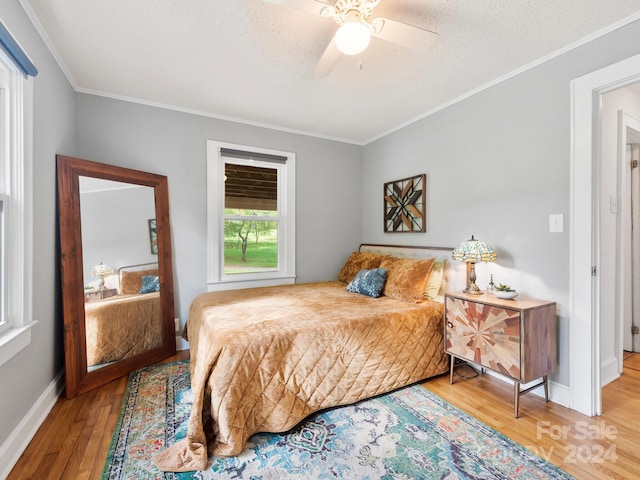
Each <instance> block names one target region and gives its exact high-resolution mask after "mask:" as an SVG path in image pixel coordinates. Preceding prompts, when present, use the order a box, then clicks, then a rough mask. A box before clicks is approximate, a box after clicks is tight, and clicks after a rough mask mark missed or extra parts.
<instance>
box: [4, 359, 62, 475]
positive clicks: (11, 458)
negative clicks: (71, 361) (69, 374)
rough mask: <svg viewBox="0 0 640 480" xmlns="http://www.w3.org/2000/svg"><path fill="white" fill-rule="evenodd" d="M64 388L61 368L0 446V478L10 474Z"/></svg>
mask: <svg viewBox="0 0 640 480" xmlns="http://www.w3.org/2000/svg"><path fill="white" fill-rule="evenodd" d="M63 389H64V370H61V371H60V372H59V373H58V375H56V378H54V379H53V381H52V382H51V383H50V384H49V385H48V386H47V388H45V390H44V392H42V395H40V397H39V398H38V400H36V402H35V403H34V404H33V406H32V407H31V408H30V409H29V411H28V412H27V414H26V415H25V416H24V417H23V418H22V420H21V421H20V423H19V424H18V426H17V427H16V428H15V429H14V430H13V432H11V434H10V435H9V437H8V438H7V439H6V440H5V441H4V443H3V444H2V446H1V447H0V478H7V477H8V476H9V473H10V472H11V470H12V469H13V467H14V466H15V464H16V463H17V462H18V459H19V458H20V455H22V453H23V452H24V451H25V450H26V448H27V446H28V445H29V442H30V441H31V440H32V439H33V437H34V435H35V434H36V432H37V431H38V428H40V425H42V423H43V422H44V421H45V419H46V418H47V415H48V414H49V412H50V411H51V409H52V408H53V406H54V405H55V403H56V401H57V400H58V398H59V397H60V394H61V393H62V391H63Z"/></svg>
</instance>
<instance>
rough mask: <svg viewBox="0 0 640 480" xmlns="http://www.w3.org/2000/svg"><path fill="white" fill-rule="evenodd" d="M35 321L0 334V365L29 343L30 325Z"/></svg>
mask: <svg viewBox="0 0 640 480" xmlns="http://www.w3.org/2000/svg"><path fill="white" fill-rule="evenodd" d="M36 323H38V322H35V321H33V322H29V323H28V324H26V325H23V326H21V327H18V328H12V329H10V330H9V331H7V332H6V333H4V334H3V335H0V366H1V365H4V364H5V363H7V362H8V361H9V360H10V359H11V358H13V357H14V356H16V355H17V354H18V352H20V351H21V350H22V349H24V348H25V347H27V346H28V345H29V344H30V343H31V327H33V326H34V325H35V324H36Z"/></svg>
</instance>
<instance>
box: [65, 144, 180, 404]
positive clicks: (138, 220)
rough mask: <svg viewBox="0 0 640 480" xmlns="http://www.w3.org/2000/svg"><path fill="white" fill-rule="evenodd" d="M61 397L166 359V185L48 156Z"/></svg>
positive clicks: (170, 344) (169, 351)
mask: <svg viewBox="0 0 640 480" xmlns="http://www.w3.org/2000/svg"><path fill="white" fill-rule="evenodd" d="M57 168H58V196H59V202H58V203H59V218H60V250H61V273H62V300H63V313H64V342H65V364H66V395H67V397H68V398H71V397H74V396H76V395H78V394H81V393H84V392H87V391H89V390H91V389H93V388H95V387H98V386H100V385H104V384H105V383H108V382H110V381H111V380H113V379H115V378H118V377H121V376H123V375H126V374H127V373H129V372H130V371H132V370H135V369H138V368H141V367H143V366H146V365H149V364H151V363H154V362H157V361H159V360H162V359H164V358H166V357H169V356H171V355H173V354H175V351H176V347H175V333H174V320H173V274H172V265H171V234H170V229H169V200H168V186H167V178H166V177H165V176H162V175H156V174H152V173H146V172H141V171H138V170H132V169H128V168H123V167H116V166H112V165H105V164H102V163H97V162H92V161H89V160H83V159H79V158H73V157H67V156H63V155H58V156H57Z"/></svg>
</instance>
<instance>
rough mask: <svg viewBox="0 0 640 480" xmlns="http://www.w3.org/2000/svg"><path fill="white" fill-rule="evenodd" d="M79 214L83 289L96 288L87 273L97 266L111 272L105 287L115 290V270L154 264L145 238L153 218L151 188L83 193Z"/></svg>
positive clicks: (95, 282)
mask: <svg viewBox="0 0 640 480" xmlns="http://www.w3.org/2000/svg"><path fill="white" fill-rule="evenodd" d="M80 181H81V182H82V178H81V179H80ZM80 210H81V222H82V261H83V272H84V286H85V287H86V286H87V285H91V286H92V287H94V288H95V289H97V288H98V286H99V284H100V279H99V278H97V277H93V276H91V273H90V272H91V270H92V269H93V267H94V266H95V265H97V264H98V263H100V262H102V263H104V264H106V265H109V266H110V267H111V268H113V269H114V273H113V274H112V275H109V276H108V277H106V278H105V286H106V287H107V288H117V289H119V287H120V285H119V280H118V269H119V268H121V267H125V266H131V265H140V264H144V263H156V262H157V261H158V254H157V253H156V254H153V253H151V245H150V236H149V219H152V218H155V217H156V209H155V199H154V194H153V188H152V187H146V186H145V187H134V188H120V189H116V190H103V191H99V192H84V193H82V194H81V195H80Z"/></svg>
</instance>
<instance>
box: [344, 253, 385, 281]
mask: <svg viewBox="0 0 640 480" xmlns="http://www.w3.org/2000/svg"><path fill="white" fill-rule="evenodd" d="M387 257H388V255H382V254H381V253H362V252H353V253H351V255H349V258H347V261H346V262H345V264H344V265H343V266H342V269H341V270H340V273H338V280H340V281H341V282H346V283H349V282H350V281H351V280H353V279H354V278H355V277H356V275H357V274H358V272H359V271H360V270H362V269H365V270H372V269H374V268H378V266H379V265H380V262H381V261H382V260H383V259H384V258H387Z"/></svg>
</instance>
